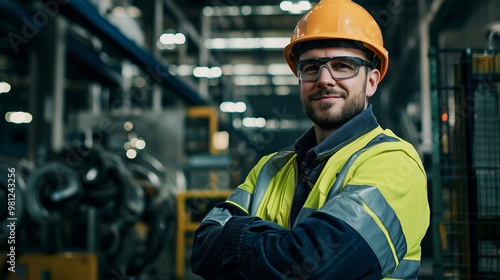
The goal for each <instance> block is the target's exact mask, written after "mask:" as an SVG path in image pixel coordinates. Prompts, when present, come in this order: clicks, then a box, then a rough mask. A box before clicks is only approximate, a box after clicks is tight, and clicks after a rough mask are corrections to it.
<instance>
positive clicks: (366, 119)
mask: <svg viewBox="0 0 500 280" xmlns="http://www.w3.org/2000/svg"><path fill="white" fill-rule="evenodd" d="M377 126H378V123H377V118H375V115H373V111H372V105H371V104H368V107H367V108H366V109H365V110H364V111H363V112H361V113H360V114H358V115H357V116H355V117H354V118H352V119H351V120H349V121H348V122H347V123H345V124H344V125H343V126H341V127H340V128H339V129H337V130H336V131H335V132H334V133H332V134H331V135H330V136H328V137H327V138H326V139H325V140H324V141H323V142H321V143H319V144H318V145H316V134H315V133H314V126H313V127H311V128H309V129H308V130H307V131H306V132H305V133H304V134H303V135H302V136H301V137H300V138H299V139H298V140H297V141H296V142H295V151H296V153H297V154H298V155H302V156H305V153H307V156H308V157H310V156H313V158H323V157H327V156H330V155H332V154H334V153H335V152H336V151H338V150H340V149H341V148H342V147H344V146H346V145H348V144H349V143H351V142H353V141H354V140H356V139H357V138H358V137H360V136H361V135H363V134H365V133H367V132H368V131H370V130H372V129H375V128H376V127H377ZM311 153H313V154H311Z"/></svg>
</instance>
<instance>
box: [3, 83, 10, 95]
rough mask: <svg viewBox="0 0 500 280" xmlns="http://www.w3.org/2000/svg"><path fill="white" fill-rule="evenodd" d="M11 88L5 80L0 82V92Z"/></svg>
mask: <svg viewBox="0 0 500 280" xmlns="http://www.w3.org/2000/svg"><path fill="white" fill-rule="evenodd" d="M10 89H11V86H10V85H9V83H7V82H0V94H2V93H7V92H9V91H10Z"/></svg>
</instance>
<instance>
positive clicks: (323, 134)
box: [314, 125, 337, 144]
mask: <svg viewBox="0 0 500 280" xmlns="http://www.w3.org/2000/svg"><path fill="white" fill-rule="evenodd" d="M336 130H337V129H336V128H334V129H323V128H321V127H319V126H317V125H314V132H315V134H316V142H317V143H316V144H319V143H321V142H323V140H325V139H326V138H328V136H330V135H332V133H334V132H335V131H336Z"/></svg>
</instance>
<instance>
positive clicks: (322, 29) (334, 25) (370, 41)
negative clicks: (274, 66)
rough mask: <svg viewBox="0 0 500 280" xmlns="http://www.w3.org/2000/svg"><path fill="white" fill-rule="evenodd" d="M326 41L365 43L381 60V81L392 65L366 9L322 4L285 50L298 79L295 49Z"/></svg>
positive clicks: (344, 0)
mask: <svg viewBox="0 0 500 280" xmlns="http://www.w3.org/2000/svg"><path fill="white" fill-rule="evenodd" d="M324 39H341V40H352V41H358V42H362V43H363V45H364V47H365V48H367V49H369V50H371V51H372V52H373V53H374V55H375V57H376V58H378V60H380V63H379V64H378V65H377V68H378V69H379V70H380V74H381V75H380V80H382V78H384V75H385V73H386V72H387V67H388V65H389V53H388V52H387V50H386V49H384V40H383V38H382V32H381V31H380V27H379V26H378V24H377V22H376V21H375V19H374V18H373V17H372V16H371V15H370V13H368V12H367V11H366V10H365V9H364V8H363V7H361V6H359V5H358V4H356V3H353V2H352V1H351V0H321V2H319V3H318V4H317V5H315V6H314V7H312V8H311V9H310V10H309V11H308V12H307V13H306V14H305V15H304V16H303V17H302V19H301V20H300V21H299V22H298V23H297V26H296V27H295V31H294V33H293V35H292V38H291V39H290V44H288V45H287V46H286V47H285V49H284V54H285V59H286V61H287V62H288V65H289V66H290V68H291V69H292V71H293V73H294V74H295V75H297V69H296V63H297V60H298V57H297V54H296V53H295V49H294V46H296V45H297V44H298V43H301V42H306V41H314V40H324Z"/></svg>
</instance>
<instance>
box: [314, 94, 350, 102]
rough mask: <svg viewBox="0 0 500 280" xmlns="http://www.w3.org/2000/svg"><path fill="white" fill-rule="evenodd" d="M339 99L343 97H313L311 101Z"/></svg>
mask: <svg viewBox="0 0 500 280" xmlns="http://www.w3.org/2000/svg"><path fill="white" fill-rule="evenodd" d="M340 98H343V97H342V96H339V95H322V96H319V97H315V98H312V99H313V100H318V101H321V100H329V99H340Z"/></svg>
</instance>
